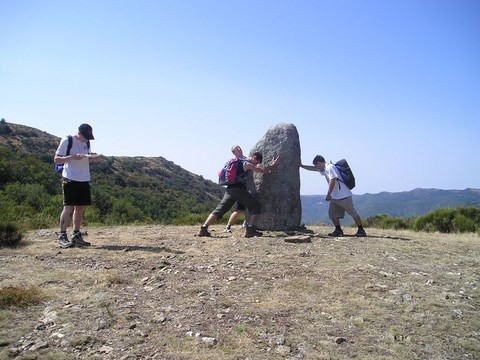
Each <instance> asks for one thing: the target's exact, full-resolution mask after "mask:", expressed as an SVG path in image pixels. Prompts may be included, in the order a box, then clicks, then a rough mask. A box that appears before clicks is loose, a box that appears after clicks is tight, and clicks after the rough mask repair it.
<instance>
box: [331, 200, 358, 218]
mask: <svg viewBox="0 0 480 360" xmlns="http://www.w3.org/2000/svg"><path fill="white" fill-rule="evenodd" d="M345 212H347V214H348V215H350V216H351V217H356V216H358V213H357V211H356V210H355V208H354V207H353V200H352V197H351V196H349V197H346V198H345V199H341V200H335V199H331V200H330V206H329V207H328V216H329V217H330V219H343V217H344V216H345Z"/></svg>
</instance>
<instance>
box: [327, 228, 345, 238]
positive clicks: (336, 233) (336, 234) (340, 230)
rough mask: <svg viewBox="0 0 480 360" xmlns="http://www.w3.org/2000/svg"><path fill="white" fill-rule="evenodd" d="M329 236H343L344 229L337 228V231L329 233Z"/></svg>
mask: <svg viewBox="0 0 480 360" xmlns="http://www.w3.org/2000/svg"><path fill="white" fill-rule="evenodd" d="M328 236H333V237H341V236H343V230H342V229H335V231H334V232H331V233H330V234H328Z"/></svg>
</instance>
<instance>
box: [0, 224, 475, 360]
mask: <svg viewBox="0 0 480 360" xmlns="http://www.w3.org/2000/svg"><path fill="white" fill-rule="evenodd" d="M221 229H222V227H221V225H218V226H214V227H213V230H216V231H214V233H213V234H214V237H213V238H198V237H196V236H194V234H195V233H196V231H197V228H196V227H181V226H178V227H176V226H140V227H112V228H94V229H88V233H89V237H88V238H89V241H91V242H92V243H93V244H94V245H93V246H92V247H91V248H88V249H76V248H75V249H67V250H59V249H58V248H57V247H56V241H55V238H54V236H53V230H52V231H51V232H50V236H40V235H39V233H35V232H31V233H29V234H28V235H27V238H26V245H25V246H22V247H21V248H19V249H1V250H0V259H1V267H0V288H1V289H6V288H9V287H18V288H26V289H28V288H35V289H39V291H41V293H42V294H43V296H44V297H43V300H42V302H41V303H39V304H32V305H29V306H27V307H23V308H12V307H9V308H7V309H4V310H2V311H1V312H0V327H1V329H2V331H1V332H0V346H1V347H0V359H8V358H12V357H14V356H24V357H28V356H37V358H39V359H43V358H45V359H48V358H50V359H55V358H59V359H60V358H65V359H67V358H77V359H95V358H99V359H100V358H101V359H121V358H122V359H135V358H142V359H208V360H211V359H282V358H292V359H293V358H303V359H351V358H358V359H415V358H417V359H427V358H428V359H452V358H464V359H478V358H480V316H478V311H479V307H480V290H479V278H480V270H479V269H480V266H479V265H480V239H479V238H478V236H477V235H472V234H467V235H445V234H425V233H414V232H409V231H387V230H369V235H370V236H369V237H367V238H354V237H344V238H340V239H335V238H328V237H325V236H324V235H325V234H326V233H327V232H328V231H329V230H330V229H327V228H321V227H312V228H311V229H312V230H314V232H315V235H314V236H313V237H312V243H306V244H291V243H287V242H285V241H284V239H285V236H286V235H285V234H283V233H277V232H275V233H267V234H266V235H267V236H265V237H263V238H250V239H245V238H243V237H241V235H242V233H241V231H240V229H239V228H238V227H237V228H235V229H234V233H233V235H231V234H228V235H226V234H224V233H223V232H221ZM346 232H349V231H348V229H347V231H346ZM351 232H352V233H353V230H352V231H351ZM47 235H48V232H47ZM39 324H44V326H38V325H39ZM7 329H8V330H7ZM203 337H210V338H215V342H214V343H213V344H211V343H209V342H208V339H203V340H202V338H203ZM41 340H43V341H45V342H46V343H47V344H48V347H46V348H42V349H37V348H35V347H34V348H33V351H32V346H34V344H37V343H38V342H39V341H41Z"/></svg>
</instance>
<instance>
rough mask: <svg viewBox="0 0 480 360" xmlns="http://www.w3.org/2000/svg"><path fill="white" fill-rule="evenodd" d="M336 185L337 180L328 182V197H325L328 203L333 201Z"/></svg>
mask: <svg viewBox="0 0 480 360" xmlns="http://www.w3.org/2000/svg"><path fill="white" fill-rule="evenodd" d="M336 183H337V179H332V180H330V181H329V182H328V190H327V196H325V200H326V201H330V200H331V199H332V191H333V189H335V184H336Z"/></svg>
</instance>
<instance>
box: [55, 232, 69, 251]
mask: <svg viewBox="0 0 480 360" xmlns="http://www.w3.org/2000/svg"><path fill="white" fill-rule="evenodd" d="M58 245H59V246H60V247H61V248H64V249H66V248H69V247H71V246H72V243H71V242H70V240H68V236H67V233H63V232H62V233H60V236H59V237H58Z"/></svg>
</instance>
